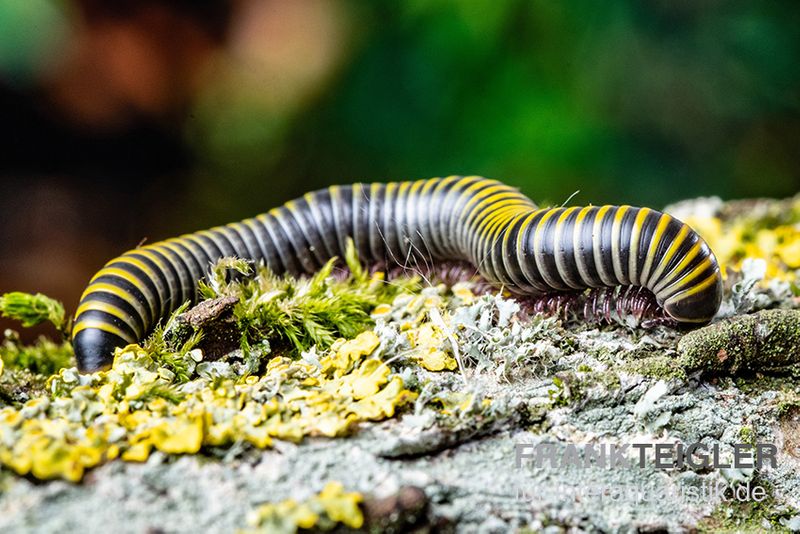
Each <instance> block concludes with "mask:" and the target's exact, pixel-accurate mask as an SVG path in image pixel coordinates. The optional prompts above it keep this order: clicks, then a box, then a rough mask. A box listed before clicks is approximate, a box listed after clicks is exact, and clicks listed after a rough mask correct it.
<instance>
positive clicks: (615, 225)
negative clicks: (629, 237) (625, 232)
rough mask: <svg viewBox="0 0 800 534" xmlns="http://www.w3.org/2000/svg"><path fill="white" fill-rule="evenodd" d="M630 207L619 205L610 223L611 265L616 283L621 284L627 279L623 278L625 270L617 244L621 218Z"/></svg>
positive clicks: (626, 281)
mask: <svg viewBox="0 0 800 534" xmlns="http://www.w3.org/2000/svg"><path fill="white" fill-rule="evenodd" d="M630 209H631V207H630V206H620V207H619V208H618V209H617V212H616V213H615V214H614V222H612V223H611V266H612V267H613V269H614V277H615V278H616V279H617V283H619V284H621V285H626V284H627V283H628V282H629V280H626V279H625V272H624V271H623V270H622V261H621V258H620V256H621V251H620V249H619V244H620V234H621V233H622V220H623V219H624V218H625V214H626V213H628V211H630Z"/></svg>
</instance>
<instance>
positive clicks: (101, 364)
mask: <svg viewBox="0 0 800 534" xmlns="http://www.w3.org/2000/svg"><path fill="white" fill-rule="evenodd" d="M127 344H128V342H127V341H125V340H124V339H122V338H121V337H119V336H117V335H114V334H112V333H110V332H104V331H103V330H100V329H99V328H86V329H84V330H81V331H80V332H78V333H77V334H75V335H74V336H73V337H72V348H73V349H74V350H75V359H76V360H77V362H78V370H79V371H80V372H82V373H92V372H94V371H102V370H103V369H108V368H109V367H111V363H112V362H113V361H114V349H115V348H117V347H123V346H125V345H127Z"/></svg>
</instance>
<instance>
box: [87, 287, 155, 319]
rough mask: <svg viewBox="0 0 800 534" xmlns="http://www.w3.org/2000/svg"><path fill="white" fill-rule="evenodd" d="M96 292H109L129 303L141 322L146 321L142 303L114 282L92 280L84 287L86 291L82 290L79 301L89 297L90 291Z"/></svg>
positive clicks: (145, 312) (145, 311)
mask: <svg viewBox="0 0 800 534" xmlns="http://www.w3.org/2000/svg"><path fill="white" fill-rule="evenodd" d="M97 292H101V293H109V294H111V295H114V296H115V297H119V298H120V299H122V300H124V301H125V302H127V303H128V304H130V305H131V307H133V309H134V310H136V313H138V314H139V317H140V318H141V319H142V322H143V323H147V320H146V319H145V317H146V315H147V310H145V308H144V306H143V305H142V303H141V302H139V300H138V299H137V298H136V297H134V296H133V295H131V294H130V293H128V292H127V291H125V290H124V289H122V288H119V287H117V286H115V285H114V284H109V283H106V282H94V283H92V284H89V287H87V288H86V291H84V292H83V295H82V296H81V301H83V300H85V299H87V298H89V297H91V295H92V293H97Z"/></svg>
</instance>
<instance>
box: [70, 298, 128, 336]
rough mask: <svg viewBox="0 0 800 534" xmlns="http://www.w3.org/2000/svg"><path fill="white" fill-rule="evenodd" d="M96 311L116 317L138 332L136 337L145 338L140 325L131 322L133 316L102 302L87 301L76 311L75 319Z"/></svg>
mask: <svg viewBox="0 0 800 534" xmlns="http://www.w3.org/2000/svg"><path fill="white" fill-rule="evenodd" d="M94 310H98V311H101V312H104V313H107V314H109V315H113V316H114V317H116V318H117V319H119V320H121V321H122V322H123V323H125V324H126V325H128V326H129V327H130V329H131V330H133V331H134V332H136V335H137V336H138V337H140V338H141V337H144V332H142V329H141V328H140V327H139V325H138V324H131V322H130V320H131V316H130V315H129V314H127V313H125V312H124V311H123V310H121V309H120V308H118V307H117V306H114V305H113V304H111V303H109V302H103V301H101V300H91V299H90V300H87V301H85V302H84V303H83V304H81V305H80V306H78V309H77V310H75V317H78V318H80V316H81V314H82V313H84V312H86V311H94Z"/></svg>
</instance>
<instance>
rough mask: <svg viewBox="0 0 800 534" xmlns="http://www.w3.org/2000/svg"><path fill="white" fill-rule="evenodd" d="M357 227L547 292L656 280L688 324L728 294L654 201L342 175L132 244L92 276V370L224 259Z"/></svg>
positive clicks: (300, 248)
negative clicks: (219, 221) (553, 204)
mask: <svg viewBox="0 0 800 534" xmlns="http://www.w3.org/2000/svg"><path fill="white" fill-rule="evenodd" d="M348 238H352V239H353V241H354V243H355V246H356V249H357V250H358V253H359V254H360V256H361V258H362V259H367V260H374V261H386V262H387V263H389V264H392V263H394V264H405V263H406V262H408V261H409V258H411V257H413V256H417V257H418V258H419V259H422V258H423V257H424V258H426V259H433V260H466V261H468V262H471V263H472V264H473V265H474V266H475V267H476V268H477V269H478V271H479V272H480V273H481V275H482V276H484V277H485V278H486V279H487V280H489V281H490V282H492V283H495V284H498V285H501V284H502V285H503V286H505V287H506V288H508V289H510V290H511V291H513V292H516V293H519V294H526V295H539V294H544V293H548V292H554V291H559V292H560V291H576V290H583V289H586V288H595V287H614V286H620V285H621V286H640V287H644V288H647V289H649V290H650V291H651V292H652V293H653V294H654V295H655V298H656V301H657V302H658V304H659V305H660V306H662V307H663V309H664V311H665V312H666V314H667V315H668V316H669V317H671V318H673V319H675V320H676V321H678V322H680V323H697V324H702V323H706V322H708V321H709V320H711V318H712V317H713V316H714V314H715V313H716V312H717V310H718V308H719V305H720V300H721V298H722V279H721V276H720V270H719V265H718V263H717V260H716V258H715V257H714V254H713V253H712V252H711V250H710V249H709V247H708V245H706V243H705V242H704V241H703V240H702V239H701V238H700V236H698V235H697V233H696V232H694V231H693V230H692V229H691V228H689V227H688V226H687V225H686V224H684V223H682V222H681V221H679V220H677V219H675V218H673V217H671V216H669V215H666V214H664V213H660V212H658V211H655V210H651V209H648V208H635V207H631V206H588V207H583V208H582V207H568V208H547V209H538V208H537V206H536V205H535V204H534V203H533V202H532V201H531V200H530V199H528V198H527V197H526V196H524V195H523V194H521V193H520V192H519V191H517V190H516V189H514V188H512V187H509V186H507V185H504V184H502V183H500V182H497V181H495V180H488V179H486V178H480V177H475V176H473V177H460V176H451V177H449V178H433V179H430V180H420V181H413V182H399V183H387V184H382V183H373V184H354V185H348V186H333V187H329V188H327V189H322V190H319V191H314V192H312V193H307V194H306V195H304V196H303V197H301V198H298V199H296V200H293V201H291V202H287V203H286V204H284V205H283V206H281V207H279V208H275V209H273V210H271V211H269V212H267V213H265V214H262V215H258V216H256V217H254V218H252V219H246V220H244V221H241V222H236V223H233V224H229V225H226V226H219V227H216V228H212V229H210V230H205V231H202V232H197V233H194V234H188V235H184V236H181V237H177V238H173V239H168V240H166V241H161V242H158V243H154V244H152V245H147V246H142V247H138V248H135V249H133V250H130V251H128V252H126V253H125V254H123V255H122V256H119V257H118V258H115V259H113V260H111V261H110V262H109V263H107V264H106V266H105V267H103V268H102V269H101V270H100V272H98V273H97V274H96V275H95V276H94V278H92V279H91V281H90V282H89V286H88V287H87V288H86V291H85V292H84V294H83V296H82V298H81V301H80V304H79V306H78V309H77V311H76V318H75V326H74V329H73V332H72V339H73V346H74V348H75V355H76V357H77V361H78V366H79V367H80V369H81V370H83V371H92V370H96V369H100V368H104V367H107V366H108V365H109V364H110V363H111V360H112V353H113V349H114V348H115V347H119V346H123V345H126V344H128V343H135V342H137V341H139V340H141V339H142V338H143V337H144V336H146V335H147V334H148V332H149V331H150V330H151V328H152V327H153V326H154V325H155V324H156V323H157V322H158V321H159V320H160V319H161V318H163V317H165V316H167V315H168V314H169V313H170V312H171V311H173V310H174V309H176V308H177V307H178V306H179V305H180V304H182V303H183V302H185V301H187V300H194V298H195V293H196V287H197V281H198V280H200V279H201V278H202V277H203V276H204V275H205V273H206V271H207V269H208V267H209V266H210V264H211V263H212V262H214V261H215V260H217V259H219V258H221V257H223V256H238V257H242V258H248V259H251V260H256V261H263V262H264V263H265V264H266V265H267V266H268V267H269V268H270V269H272V270H273V271H275V272H277V273H284V272H286V273H292V274H301V273H312V272H314V271H316V270H317V269H319V268H320V267H321V266H322V265H323V264H324V263H325V262H326V261H327V260H328V259H329V258H331V257H333V256H340V257H341V256H342V254H343V253H344V250H345V245H346V242H347V240H348Z"/></svg>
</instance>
